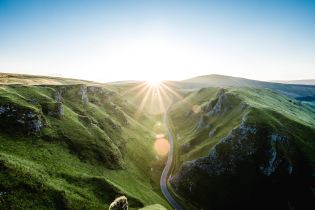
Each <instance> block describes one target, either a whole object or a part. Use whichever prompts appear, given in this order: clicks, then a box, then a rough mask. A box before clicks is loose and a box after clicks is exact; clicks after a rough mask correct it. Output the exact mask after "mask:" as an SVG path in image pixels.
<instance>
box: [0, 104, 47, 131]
mask: <svg viewBox="0 0 315 210" xmlns="http://www.w3.org/2000/svg"><path fill="white" fill-rule="evenodd" d="M0 121H1V123H0V124H1V128H2V129H3V130H12V129H14V130H15V131H22V132H24V133H26V134H35V133H39V132H40V131H41V129H42V128H43V122H42V119H41V116H40V115H39V114H37V113H35V112H34V111H32V110H28V109H23V108H20V107H18V106H15V105H13V104H3V105H0Z"/></svg>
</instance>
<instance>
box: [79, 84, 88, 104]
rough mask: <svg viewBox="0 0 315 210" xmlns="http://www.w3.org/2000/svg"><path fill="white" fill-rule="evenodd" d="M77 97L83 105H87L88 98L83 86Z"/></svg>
mask: <svg viewBox="0 0 315 210" xmlns="http://www.w3.org/2000/svg"><path fill="white" fill-rule="evenodd" d="M79 95H80V96H81V101H82V103H83V104H87V103H88V102H89V97H88V95H87V87H86V86H85V85H81V86H80V91H79Z"/></svg>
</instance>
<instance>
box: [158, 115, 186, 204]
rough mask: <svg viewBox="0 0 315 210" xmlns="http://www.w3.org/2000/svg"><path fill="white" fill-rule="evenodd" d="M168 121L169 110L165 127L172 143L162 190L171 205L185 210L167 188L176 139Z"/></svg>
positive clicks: (164, 121)
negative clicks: (168, 125)
mask: <svg viewBox="0 0 315 210" xmlns="http://www.w3.org/2000/svg"><path fill="white" fill-rule="evenodd" d="M166 121H167V111H165V113H164V115H163V124H164V126H165V129H166V136H167V137H168V140H169V143H170V150H169V152H168V156H167V161H166V165H165V167H164V169H163V172H162V176H161V179H160V186H161V190H162V193H163V195H164V197H165V198H166V199H167V201H168V202H169V203H170V204H171V206H172V207H173V208H174V209H176V210H184V209H183V208H182V207H181V205H179V203H177V202H176V200H175V199H174V198H173V196H172V195H171V194H170V192H169V191H168V189H167V178H168V176H167V175H168V173H169V170H170V168H171V165H172V161H173V150H174V145H173V144H174V139H173V136H172V134H171V132H170V130H169V129H168V127H167V123H166Z"/></svg>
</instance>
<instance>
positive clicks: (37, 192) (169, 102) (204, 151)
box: [0, 74, 315, 210]
mask: <svg viewBox="0 0 315 210" xmlns="http://www.w3.org/2000/svg"><path fill="white" fill-rule="evenodd" d="M215 78H217V79H215V80H214V79H213V76H211V75H210V76H208V77H206V76H204V77H203V80H206V81H199V79H198V81H196V79H193V80H192V81H193V82H191V81H190V82H189V83H187V81H182V82H174V81H166V82H165V83H164V84H163V85H161V86H157V87H147V85H145V84H142V83H140V82H137V81H132V82H125V83H124V82H119V83H116V84H110V83H109V84H101V83H95V82H91V81H82V80H72V79H63V78H54V77H32V76H29V75H9V74H2V77H0V82H1V86H0V142H1V144H0V170H1V174H0V205H1V207H3V208H4V209H12V208H13V209H31V208H35V209H36V208H41V209H104V208H105V209H106V208H108V207H109V206H110V204H111V202H112V201H113V200H114V199H115V198H117V197H118V196H122V195H123V196H126V197H127V199H128V205H129V209H148V210H149V209H161V210H162V209H174V208H175V209H211V210H212V209H214V210H216V209H218V210H220V209H231V208H242V209H253V208H254V209H275V208H276V209H290V208H294V209H312V208H313V207H314V206H315V205H314V189H315V186H314V168H315V156H314V151H315V142H314V136H315V110H314V107H313V106H312V105H308V104H307V103H304V101H303V100H304V99H305V97H306V100H308V99H309V98H308V95H312V94H313V93H314V92H315V87H314V86H307V87H305V88H303V87H300V86H298V87H296V86H294V85H293V86H291V85H285V86H283V84H279V86H278V84H276V83H272V84H268V83H263V84H264V86H266V87H257V85H248V84H256V82H255V81H250V80H246V85H244V86H242V85H240V83H241V82H238V83H237V85H236V84H234V83H230V81H236V80H238V78H231V77H223V76H222V77H221V76H220V82H218V76H217V75H216V76H215ZM240 80H242V79H240ZM32 81H33V83H32ZM192 83H194V84H193V85H192ZM165 86H167V87H165ZM139 87H140V88H139ZM141 88H143V89H141ZM146 88H147V89H146ZM163 89H164V90H163ZM130 90H135V91H130ZM146 90H147V91H151V92H152V95H153V96H154V95H155V94H161V96H162V97H161V98H164V99H165V100H164V101H162V102H161V101H159V100H156V99H154V98H153V97H151V96H150V94H148V93H146ZM165 90H168V92H167V91H165ZM291 90H294V91H291ZM163 91H164V92H163ZM139 92H141V93H142V95H141V94H139ZM163 94H164V95H163ZM146 98H148V100H147V101H145V100H144V99H146ZM150 98H152V99H151V100H150ZM158 98H160V97H158ZM154 100H156V101H154ZM152 104H153V107H152ZM160 136H163V137H165V139H166V140H168V141H169V151H168V153H167V155H163V154H164V150H162V151H157V150H156V149H162V148H156V146H155V143H156V141H157V139H159V138H161V137H160ZM161 152H163V154H162V153H161Z"/></svg>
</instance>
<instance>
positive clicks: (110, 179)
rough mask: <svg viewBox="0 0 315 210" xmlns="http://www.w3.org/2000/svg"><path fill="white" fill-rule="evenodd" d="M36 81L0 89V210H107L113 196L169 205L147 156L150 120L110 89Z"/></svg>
mask: <svg viewBox="0 0 315 210" xmlns="http://www.w3.org/2000/svg"><path fill="white" fill-rule="evenodd" d="M27 79H28V80H30V81H27V83H31V80H32V78H31V77H30V78H27ZM46 79H48V80H49V81H48V82H47V81H43V80H46ZM11 80H12V83H16V81H15V82H14V80H18V81H23V79H21V78H19V77H18V78H16V79H14V78H12V77H11ZM37 80H38V81H37ZM37 80H36V81H35V82H34V83H35V84H37V83H38V82H40V83H41V82H43V84H42V85H36V86H35V85H31V84H30V85H27V86H25V85H17V84H15V85H2V86H1V87H0V171H1V173H0V206H1V207H2V208H4V209H107V208H108V206H109V204H110V203H111V202H112V201H113V200H114V199H115V197H117V196H119V195H126V196H127V197H128V202H129V207H130V208H131V209H138V208H141V207H144V206H146V205H151V204H156V203H159V204H162V205H163V206H166V207H169V206H168V204H167V202H166V201H165V200H164V198H163V196H162V195H161V193H160V189H159V182H158V181H159V180H157V179H156V177H157V176H159V174H160V173H161V171H160V170H161V169H160V168H161V167H160V165H161V164H162V163H163V161H164V160H163V159H161V158H158V159H157V157H156V154H155V152H154V150H153V143H154V136H155V132H154V129H153V128H154V126H155V124H156V120H155V119H154V118H152V117H148V115H145V114H143V115H140V116H137V118H135V116H134V113H135V111H136V105H135V104H132V103H130V102H129V101H128V100H126V99H125V98H124V97H122V96H121V94H120V92H119V91H117V89H116V87H110V86H109V85H102V86H100V85H96V84H95V83H89V82H84V84H75V83H79V81H77V80H69V81H70V82H69V81H68V80H67V81H65V80H61V79H60V80H58V79H57V78H54V79H53V80H54V81H56V83H58V84H55V83H52V82H51V80H52V78H37ZM24 82H25V81H24ZM47 83H48V84H47ZM69 83H71V84H69Z"/></svg>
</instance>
